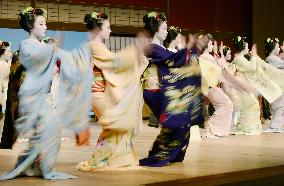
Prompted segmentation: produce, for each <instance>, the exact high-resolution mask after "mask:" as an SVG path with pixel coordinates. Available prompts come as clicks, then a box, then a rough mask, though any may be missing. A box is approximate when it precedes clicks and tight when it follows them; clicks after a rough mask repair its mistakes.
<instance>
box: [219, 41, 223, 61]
mask: <svg viewBox="0 0 284 186" xmlns="http://www.w3.org/2000/svg"><path fill="white" fill-rule="evenodd" d="M223 49H224V45H223V41H221V43H220V46H219V52H220V55H221V58H223V57H224V52H223Z"/></svg>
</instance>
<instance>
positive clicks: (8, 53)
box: [1, 47, 13, 61]
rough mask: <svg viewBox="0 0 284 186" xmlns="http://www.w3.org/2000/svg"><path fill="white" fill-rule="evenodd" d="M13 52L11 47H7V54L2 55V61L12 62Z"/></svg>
mask: <svg viewBox="0 0 284 186" xmlns="http://www.w3.org/2000/svg"><path fill="white" fill-rule="evenodd" d="M12 56H13V54H12V51H11V48H10V47H7V48H6V50H5V52H4V53H3V54H2V56H1V57H2V59H4V60H5V61H11V60H12Z"/></svg>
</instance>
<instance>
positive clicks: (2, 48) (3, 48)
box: [0, 41, 10, 56]
mask: <svg viewBox="0 0 284 186" xmlns="http://www.w3.org/2000/svg"><path fill="white" fill-rule="evenodd" d="M0 44H1V45H0V56H2V55H3V54H4V52H5V51H6V49H7V48H8V47H9V46H10V43H9V42H6V41H3V42H2V43H0Z"/></svg>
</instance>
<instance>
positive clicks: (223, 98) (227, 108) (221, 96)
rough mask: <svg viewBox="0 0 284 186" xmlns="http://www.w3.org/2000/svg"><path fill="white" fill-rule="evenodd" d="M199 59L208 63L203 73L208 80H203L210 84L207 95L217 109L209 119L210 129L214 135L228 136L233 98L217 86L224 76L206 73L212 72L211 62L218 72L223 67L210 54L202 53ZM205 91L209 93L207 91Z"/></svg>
mask: <svg viewBox="0 0 284 186" xmlns="http://www.w3.org/2000/svg"><path fill="white" fill-rule="evenodd" d="M199 59H200V62H203V63H205V61H206V63H207V64H206V66H207V67H206V68H207V69H206V70H205V69H204V73H203V74H204V79H206V80H204V81H203V82H204V84H208V86H209V87H210V89H209V91H208V95H207V97H208V99H209V100H210V102H211V103H212V105H213V107H214V110H215V111H214V113H213V115H212V116H211V117H210V118H209V120H208V127H209V131H210V132H211V134H213V135H214V136H228V135H230V133H231V122H232V113H233V103H232V101H231V99H230V98H229V97H228V96H227V95H226V94H225V93H224V91H223V90H222V89H221V88H220V87H217V83H218V82H219V81H221V77H222V76H221V75H220V76H219V77H218V76H216V77H214V76H209V75H207V74H206V73H210V70H211V69H208V66H209V64H210V63H211V64H210V65H211V66H212V67H211V68H212V69H216V71H217V72H222V68H221V67H220V66H219V64H218V63H217V59H215V58H214V57H213V56H212V55H210V54H202V55H201V56H200V57H199ZM214 66H215V67H214ZM204 67H205V65H204ZM203 74H202V75H203ZM215 75H218V73H215ZM207 77H208V78H207ZM209 87H208V88H209ZM204 92H205V93H207V91H204Z"/></svg>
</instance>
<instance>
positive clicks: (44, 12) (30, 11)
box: [20, 7, 47, 18]
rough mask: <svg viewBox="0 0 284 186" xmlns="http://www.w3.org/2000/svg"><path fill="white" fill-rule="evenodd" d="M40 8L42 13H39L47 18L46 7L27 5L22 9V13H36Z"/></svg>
mask: <svg viewBox="0 0 284 186" xmlns="http://www.w3.org/2000/svg"><path fill="white" fill-rule="evenodd" d="M38 10H41V11H42V13H41V14H37V15H42V16H43V17H45V18H47V11H46V10H45V9H44V8H33V7H27V8H25V9H24V10H22V11H21V13H20V15H36V13H37V11H38Z"/></svg>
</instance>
